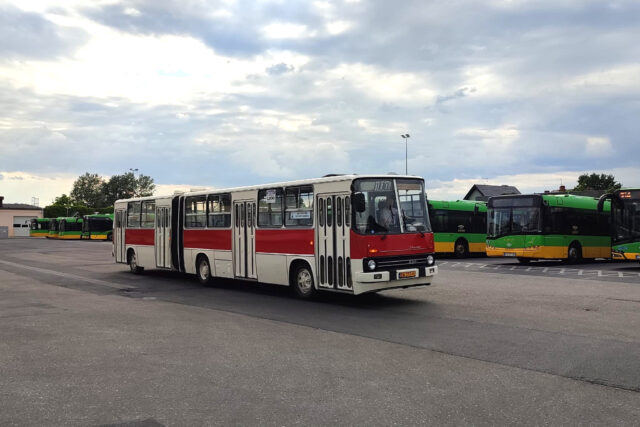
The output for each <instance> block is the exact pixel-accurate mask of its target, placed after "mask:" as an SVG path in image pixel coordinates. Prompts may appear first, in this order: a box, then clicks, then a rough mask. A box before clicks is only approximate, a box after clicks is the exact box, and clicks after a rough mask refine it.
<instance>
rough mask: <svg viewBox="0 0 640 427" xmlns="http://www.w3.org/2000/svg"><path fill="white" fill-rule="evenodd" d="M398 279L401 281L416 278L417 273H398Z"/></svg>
mask: <svg viewBox="0 0 640 427" xmlns="http://www.w3.org/2000/svg"><path fill="white" fill-rule="evenodd" d="M398 277H399V278H401V279H409V278H411V277H416V272H415V271H402V272H400V273H398Z"/></svg>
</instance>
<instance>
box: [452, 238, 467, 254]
mask: <svg viewBox="0 0 640 427" xmlns="http://www.w3.org/2000/svg"><path fill="white" fill-rule="evenodd" d="M453 254H454V255H455V256H456V258H466V257H468V256H469V242H467V239H464V238H462V237H461V238H459V239H458V240H456V242H455V243H454V244H453Z"/></svg>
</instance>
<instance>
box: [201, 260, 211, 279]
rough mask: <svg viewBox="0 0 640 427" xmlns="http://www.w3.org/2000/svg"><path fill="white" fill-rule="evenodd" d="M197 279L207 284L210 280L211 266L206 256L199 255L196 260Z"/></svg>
mask: <svg viewBox="0 0 640 427" xmlns="http://www.w3.org/2000/svg"><path fill="white" fill-rule="evenodd" d="M198 280H199V281H200V283H202V284H203V285H208V284H209V283H210V282H211V267H210V266H209V260H208V259H207V257H206V256H202V257H200V260H199V261H198Z"/></svg>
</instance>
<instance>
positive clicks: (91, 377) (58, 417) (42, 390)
mask: <svg viewBox="0 0 640 427" xmlns="http://www.w3.org/2000/svg"><path fill="white" fill-rule="evenodd" d="M438 262H439V265H440V274H439V275H438V277H437V279H436V280H435V282H434V284H433V285H432V286H429V287H423V288H415V289H408V290H393V291H385V292H381V293H379V294H372V295H363V296H361V297H351V296H347V295H338V294H326V295H323V296H322V297H321V298H319V299H318V300H316V301H311V302H308V301H300V300H297V299H295V298H294V297H293V296H292V295H291V293H290V292H289V291H288V289H286V288H283V287H278V286H271V285H265V284H260V283H246V282H235V281H219V282H217V283H216V284H215V286H212V287H206V288H205V287H202V286H201V285H200V284H199V283H198V281H197V280H196V279H195V277H192V276H187V275H182V274H178V273H171V272H163V271H152V270H151V271H145V273H144V274H143V275H140V276H136V275H132V274H131V273H129V272H128V270H127V268H126V266H124V265H118V264H114V263H113V258H112V257H111V246H110V244H109V243H106V242H92V241H88V242H87V241H54V240H46V239H11V240H0V425H43V424H46V425H127V426H134V425H148V426H158V425H165V426H169V425H230V424H232V425H233V424H235V425H327V424H334V425H335V424H338V425H364V424H367V425H393V424H402V425H424V424H444V425H461V424H474V425H489V424H491V425H495V424H501V425H504V424H514V423H518V424H525V425H541V424H553V425H557V424H594V425H596V424H597V425H603V424H606V425H611V424H617V425H637V424H638V421H637V420H638V419H640V274H638V273H640V269H639V268H638V264H637V263H612V262H604V261H601V262H596V263H590V264H580V265H577V266H565V265H561V264H557V263H542V264H539V263H532V264H531V265H529V266H520V265H518V264H517V262H516V263H514V262H513V261H511V260H503V259H489V258H476V259H467V260H463V261H459V260H455V259H444V260H439V261H438ZM496 267H497V268H496ZM512 267H513V268H512ZM545 269H546V270H545ZM562 269H564V270H562ZM580 270H582V273H579V271H580ZM598 271H600V273H598ZM619 273H622V274H619Z"/></svg>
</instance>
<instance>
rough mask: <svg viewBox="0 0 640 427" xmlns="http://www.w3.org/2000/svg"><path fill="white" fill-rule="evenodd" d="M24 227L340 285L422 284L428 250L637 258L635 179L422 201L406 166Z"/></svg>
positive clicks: (428, 268)
mask: <svg viewBox="0 0 640 427" xmlns="http://www.w3.org/2000/svg"><path fill="white" fill-rule="evenodd" d="M31 235H32V236H34V237H48V238H52V239H92V240H112V239H113V255H114V257H115V260H116V262H118V263H124V264H128V265H129V268H130V269H131V271H132V272H134V273H139V272H141V271H142V270H143V269H145V268H156V269H167V270H174V271H179V272H184V273H189V274H196V275H197V276H198V278H199V280H200V281H201V282H202V283H208V282H209V281H210V280H212V279H214V278H216V277H221V278H227V279H242V280H254V281H259V282H263V283H273V284H279V285H286V286H291V287H292V288H293V290H294V291H295V292H296V294H297V295H298V296H300V297H302V298H308V297H311V296H312V295H314V294H315V293H316V291H318V290H327V291H334V292H342V293H349V294H354V295H357V294H361V293H367V292H376V291H379V290H383V289H391V288H407V287H412V286H420V285H429V284H430V283H431V281H432V278H433V277H434V275H435V274H436V273H437V267H436V266H435V256H434V255H435V254H436V253H437V254H451V255H454V256H456V257H458V258H464V257H467V256H469V255H471V254H486V255H487V256H491V257H511V258H515V259H517V260H518V261H520V262H521V263H528V262H530V261H532V260H547V259H554V260H564V261H566V262H569V263H575V262H579V261H581V260H585V259H595V258H605V259H607V258H613V259H618V260H640V189H623V190H617V191H615V192H612V193H607V194H605V195H603V196H602V197H600V198H599V199H596V198H593V197H584V196H577V195H570V194H546V193H545V194H528V195H522V194H514V195H505V196H494V197H490V198H489V199H488V201H487V202H483V201H470V200H457V201H442V200H426V194H425V191H424V181H423V179H422V178H420V177H415V176H398V175H370V176H358V175H328V176H326V177H323V178H318V179H310V180H303V181H294V182H284V183H278V184H269V185H262V186H252V187H239V188H230V189H223V190H215V191H214V190H211V191H197V192H177V193H175V194H174V195H171V196H164V197H145V198H138V199H127V200H118V201H116V203H115V206H114V214H113V215H85V216H84V217H60V218H51V219H41V218H40V219H34V220H32V223H31Z"/></svg>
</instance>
